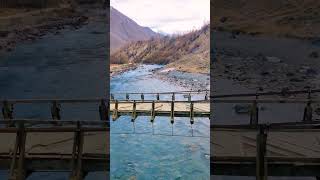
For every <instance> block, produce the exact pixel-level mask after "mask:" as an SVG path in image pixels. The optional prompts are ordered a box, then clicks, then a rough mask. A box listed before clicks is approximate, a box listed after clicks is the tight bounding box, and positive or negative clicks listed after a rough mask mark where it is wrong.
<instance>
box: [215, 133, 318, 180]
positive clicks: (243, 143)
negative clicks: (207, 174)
mask: <svg viewBox="0 0 320 180" xmlns="http://www.w3.org/2000/svg"><path fill="white" fill-rule="evenodd" d="M319 139H320V130H318V129H298V130H293V131H289V130H285V129H284V130H277V131H269V132H268V133H267V140H266V153H265V156H264V158H265V159H266V161H267V165H266V169H267V173H268V175H269V176H320V171H319V168H320V150H319V149H320V142H319ZM211 146H212V148H211V170H212V171H211V172H212V173H213V174H215V175H238V176H239V175H246V176H248V175H252V176H255V174H256V162H257V156H258V155H257V131H250V130H247V131H239V130H234V129H233V130H231V129H212V130H211ZM248 173H249V174H248Z"/></svg>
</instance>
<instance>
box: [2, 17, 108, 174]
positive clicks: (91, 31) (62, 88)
mask: <svg viewBox="0 0 320 180" xmlns="http://www.w3.org/2000/svg"><path fill="white" fill-rule="evenodd" d="M95 12H97V13H100V14H98V15H97V17H96V18H92V19H93V20H90V21H89V23H88V24H87V25H85V26H83V27H81V28H80V29H76V30H74V29H72V28H71V29H70V28H65V29H64V30H61V31H59V33H58V34H47V35H45V36H43V37H42V38H41V39H38V40H35V41H27V42H23V43H20V44H18V45H17V47H16V48H15V49H14V50H13V51H12V52H8V53H5V54H2V55H1V59H0V98H1V99H12V98H15V99H30V98H94V97H104V96H105V95H106V94H107V92H106V87H107V82H106V81H105V79H106V77H107V76H108V74H107V73H106V67H107V65H106V64H107V61H106V59H107V57H108V53H107V51H106V49H107V48H106V47H107V24H106V22H105V16H104V15H103V12H101V11H95ZM1 116H2V115H0V118H2V117H1ZM50 116H51V114H50V106H49V104H48V105H43V104H41V105H17V106H15V108H14V117H15V118H42V119H44V118H47V119H49V118H50ZM61 116H62V119H63V120H79V119H81V120H88V119H99V112H98V105H97V104H95V103H91V104H88V105H62V112H61ZM1 172H2V173H0V179H7V173H8V172H7V171H1ZM69 174H70V173H69V172H62V173H60V172H53V173H45V172H42V173H32V174H31V175H30V177H29V178H28V180H42V179H46V180H62V179H68V177H69ZM105 179H107V176H106V173H105V172H101V173H100V172H99V173H89V175H88V176H87V178H86V180H105Z"/></svg>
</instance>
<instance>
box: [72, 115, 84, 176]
mask: <svg viewBox="0 0 320 180" xmlns="http://www.w3.org/2000/svg"><path fill="white" fill-rule="evenodd" d="M83 141H84V134H83V131H82V129H81V124H80V122H79V121H78V122H77V130H76V132H75V134H74V143H73V151H72V160H71V165H72V172H71V176H70V180H82V179H83V177H84V175H85V173H83V171H82V154H83Z"/></svg>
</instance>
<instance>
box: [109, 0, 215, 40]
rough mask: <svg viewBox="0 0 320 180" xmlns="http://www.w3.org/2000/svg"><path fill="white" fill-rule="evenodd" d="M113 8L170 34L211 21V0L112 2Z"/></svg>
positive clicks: (188, 29)
mask: <svg viewBox="0 0 320 180" xmlns="http://www.w3.org/2000/svg"><path fill="white" fill-rule="evenodd" d="M111 6H113V7H114V8H116V9H117V10H119V11H120V12H122V13H123V14H125V15H127V16H128V17H130V18H131V19H133V20H134V21H136V22H137V23H138V24H139V25H141V26H147V27H151V28H152V29H154V30H156V31H160V32H166V33H169V34H172V33H183V32H187V31H190V30H192V29H198V28H200V27H201V26H202V25H203V24H204V23H205V22H209V21H210V0H111Z"/></svg>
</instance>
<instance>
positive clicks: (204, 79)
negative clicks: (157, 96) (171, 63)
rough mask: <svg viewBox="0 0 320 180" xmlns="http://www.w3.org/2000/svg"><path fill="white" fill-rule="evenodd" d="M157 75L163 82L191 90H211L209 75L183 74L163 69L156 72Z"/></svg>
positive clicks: (171, 69) (172, 69)
mask: <svg viewBox="0 0 320 180" xmlns="http://www.w3.org/2000/svg"><path fill="white" fill-rule="evenodd" d="M155 74H156V75H157V76H158V77H159V78H160V79H162V80H165V81H169V82H171V83H174V84H176V85H179V86H182V87H185V88H188V89H190V90H205V89H207V90H209V89H210V75H209V74H200V73H189V72H182V71H177V70H175V69H174V68H161V69H158V70H156V71H155Z"/></svg>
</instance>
